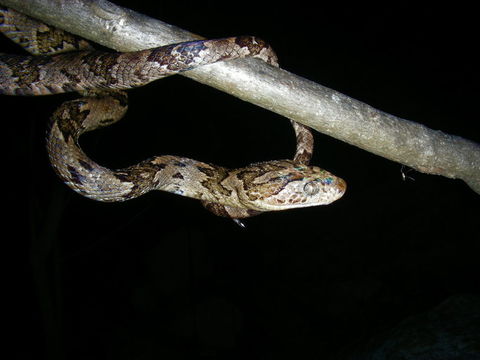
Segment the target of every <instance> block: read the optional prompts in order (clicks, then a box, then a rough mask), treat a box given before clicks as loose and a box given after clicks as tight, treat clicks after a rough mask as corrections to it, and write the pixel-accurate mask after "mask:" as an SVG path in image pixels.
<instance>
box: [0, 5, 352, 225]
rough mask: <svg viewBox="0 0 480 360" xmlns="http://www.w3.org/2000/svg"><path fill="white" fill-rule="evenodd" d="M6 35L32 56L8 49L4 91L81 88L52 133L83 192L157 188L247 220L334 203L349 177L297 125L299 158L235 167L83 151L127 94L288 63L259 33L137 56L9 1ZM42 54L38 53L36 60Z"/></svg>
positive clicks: (106, 194) (2, 11) (57, 153)
mask: <svg viewBox="0 0 480 360" xmlns="http://www.w3.org/2000/svg"><path fill="white" fill-rule="evenodd" d="M0 31H1V32H2V33H4V34H5V35H6V36H7V37H9V38H10V39H11V40H13V41H14V42H16V43H18V44H19V45H21V46H22V47H23V48H24V49H25V50H27V51H28V52H30V53H31V55H29V56H26V55H9V54H0V94H4V95H49V94H57V93H64V92H72V91H76V92H79V93H80V95H81V96H82V97H81V98H78V99H75V100H72V101H67V102H65V103H63V104H62V105H61V106H60V107H59V108H58V109H57V110H56V111H55V112H54V114H53V116H52V118H51V121H50V125H49V127H48V131H47V149H48V153H49V158H50V161H51V163H52V165H53V168H54V169H55V171H56V173H57V174H58V175H59V176H60V177H61V178H62V180H63V181H64V182H65V183H66V184H67V185H68V186H69V187H70V188H72V189H73V190H75V191H76V192H78V193H80V194H81V195H83V196H86V197H88V198H91V199H94V200H99V201H107V202H111V201H124V200H129V199H132V198H135V197H138V196H140V195H142V194H145V193H147V192H149V191H151V190H162V191H168V192H171V193H174V194H178V195H182V196H187V197H191V198H195V199H199V200H201V201H202V203H203V204H204V206H205V207H206V208H207V209H208V210H210V211H211V212H213V213H214V214H216V215H219V216H224V217H229V218H232V219H239V218H244V217H249V216H252V215H256V214H259V213H261V212H265V211H276V210H286V209H293V208H299V207H307V206H316V205H325V204H329V203H331V202H333V201H335V200H337V199H338V198H340V197H341V196H342V195H343V193H344V192H345V189H346V184H345V182H344V181H343V180H342V179H340V178H338V177H336V176H334V175H332V174H331V173H329V172H327V171H326V170H323V169H321V168H319V167H316V166H309V165H308V163H309V161H310V157H311V154H312V151H313V137H312V134H311V133H310V130H309V129H308V128H307V127H305V126H303V125H301V124H298V123H296V122H294V121H292V125H293V128H294V130H295V133H296V137H297V150H296V153H295V156H294V159H293V160H274V161H266V162H261V163H254V164H251V165H248V166H246V167H243V168H238V169H227V168H224V167H221V166H217V165H213V164H208V163H204V162H200V161H196V160H192V159H189V158H185V157H181V156H172V155H163V156H156V157H152V158H150V159H147V160H144V161H142V162H140V163H138V164H135V165H133V166H130V167H127V168H124V169H119V170H111V169H108V168H106V167H103V166H101V165H99V164H97V163H96V162H94V161H93V160H91V159H90V158H89V157H88V156H87V155H86V154H85V153H84V152H83V151H82V150H81V149H80V147H79V144H78V138H79V137H80V135H81V134H82V133H84V132H87V131H91V130H94V129H96V128H99V127H103V126H107V125H110V124H112V123H114V122H116V121H118V120H119V119H120V118H122V117H123V115H124V114H125V111H126V109H127V95H126V92H125V91H123V90H126V89H129V88H133V87H138V86H142V85H145V84H147V83H149V82H151V81H154V80H157V79H160V78H163V77H165V76H169V75H173V74H177V73H179V72H182V71H187V70H190V69H193V68H196V67H198V66H202V65H206V64H212V63H215V62H218V61H229V60H233V59H236V58H244V57H255V58H259V59H261V60H263V61H266V62H267V63H269V64H270V65H272V66H278V63H277V57H276V55H275V53H274V52H273V50H272V48H271V47H270V46H269V45H268V44H266V43H265V42H264V41H263V40H260V39H258V38H256V37H252V36H239V37H230V38H224V39H215V40H197V41H190V42H184V43H178V44H172V45H167V46H162V47H158V48H153V49H148V50H142V51H134V52H124V53H122V52H101V51H97V50H95V49H94V48H93V47H92V46H91V45H90V44H89V43H88V42H87V41H86V40H83V39H81V38H78V37H76V36H74V35H71V34H69V33H66V32H64V31H63V30H59V29H56V28H53V27H51V26H48V25H45V24H43V23H41V22H39V21H37V20H35V19H32V18H30V17H27V16H25V15H23V14H20V13H18V12H16V11H14V10H12V9H8V8H3V7H0ZM32 55H33V56H32Z"/></svg>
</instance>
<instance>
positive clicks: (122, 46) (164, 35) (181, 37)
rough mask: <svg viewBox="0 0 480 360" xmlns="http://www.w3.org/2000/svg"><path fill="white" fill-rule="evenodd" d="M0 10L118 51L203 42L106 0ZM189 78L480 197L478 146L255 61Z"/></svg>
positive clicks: (9, 0)
mask: <svg viewBox="0 0 480 360" xmlns="http://www.w3.org/2000/svg"><path fill="white" fill-rule="evenodd" d="M0 3H1V4H3V5H6V6H10V7H12V8H15V9H17V10H19V11H21V12H23V13H25V14H28V15H30V16H32V17H35V18H38V19H40V20H42V21H44V22H46V23H49V24H52V25H55V26H57V27H59V28H62V29H65V30H67V31H69V32H72V33H75V34H77V35H80V36H82V37H84V38H87V39H90V40H92V41H94V42H97V43H100V44H102V45H104V46H107V47H110V48H112V49H115V50H120V51H132V50H138V49H146V48H152V47H156V46H161V45H165V44H168V43H175V42H181V41H185V40H191V39H195V38H201V37H200V36H198V35H195V34H192V33H190V32H188V31H185V30H182V29H179V28H177V27H174V26H171V25H169V24H165V23H163V22H161V21H158V20H155V19H152V18H149V17H146V16H144V15H141V14H138V13H135V12H133V11H131V10H129V9H125V8H121V7H119V6H116V5H114V4H112V3H110V2H108V1H105V0H98V1H94V0H70V1H58V0H29V1H25V0H0ZM184 76H187V77H189V78H192V79H194V80H196V81H199V82H201V83H204V84H207V85H210V86H213V87H215V88H217V89H220V90H222V91H225V92H227V93H230V94H232V95H234V96H236V97H239V98H241V99H243V100H245V101H249V102H251V103H254V104H256V105H259V106H261V107H263V108H266V109H269V110H271V111H273V112H275V113H278V114H280V115H283V116H286V117H288V118H290V119H293V120H295V121H297V122H300V123H302V124H305V125H308V126H310V127H312V128H313V129H315V130H317V131H320V132H322V133H325V134H328V135H330V136H333V137H335V138H337V139H340V140H342V141H345V142H347V143H349V144H352V145H355V146H357V147H360V148H362V149H364V150H367V151H369V152H372V153H374V154H377V155H380V156H383V157H385V158H387V159H390V160H393V161H396V162H399V163H401V164H404V165H407V166H409V167H412V168H414V169H416V170H418V171H420V172H423V173H429V174H437V175H443V176H446V177H449V178H458V179H462V180H464V181H465V182H466V183H467V184H468V185H469V186H470V187H471V188H472V189H473V190H474V191H476V192H477V193H479V194H480V146H479V145H478V144H476V143H474V142H472V141H469V140H466V139H463V138H460V137H458V136H453V135H449V134H445V133H443V132H441V131H435V130H432V129H429V128H427V127H425V126H423V125H421V124H418V123H415V122H411V121H408V120H404V119H400V118H398V117H395V116H393V115H390V114H387V113H384V112H382V111H380V110H377V109H374V108H373V107H371V106H369V105H367V104H365V103H362V102H360V101H357V100H355V99H352V98H350V97H348V96H345V95H343V94H341V93H338V92H336V91H334V90H331V89H328V88H326V87H323V86H321V85H319V84H316V83H314V82H312V81H309V80H307V79H304V78H301V77H299V76H296V75H294V74H291V73H289V72H287V71H284V70H282V69H277V68H273V67H271V66H269V65H267V64H265V63H263V62H262V61H258V60H255V59H244V60H235V61H232V62H225V63H218V64H214V65H208V66H204V67H201V68H198V69H195V70H191V71H188V72H186V73H184Z"/></svg>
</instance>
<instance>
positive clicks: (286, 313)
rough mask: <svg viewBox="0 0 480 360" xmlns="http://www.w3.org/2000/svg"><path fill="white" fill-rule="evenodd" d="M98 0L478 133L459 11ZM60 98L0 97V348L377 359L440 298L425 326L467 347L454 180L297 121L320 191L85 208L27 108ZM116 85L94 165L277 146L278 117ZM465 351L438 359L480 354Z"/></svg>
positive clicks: (454, 130)
mask: <svg viewBox="0 0 480 360" xmlns="http://www.w3.org/2000/svg"><path fill="white" fill-rule="evenodd" d="M115 3H117V4H119V5H123V6H128V7H131V8H133V9H134V10H137V11H139V12H142V13H144V14H147V15H149V16H152V17H155V18H158V19H161V20H163V21H166V22H168V23H171V24H174V25H177V26H179V27H182V28H184V29H188V30H190V31H193V32H196V33H198V34H201V35H203V36H206V37H208V38H216V37H225V36H231V35H244V34H248V35H257V36H259V37H260V38H263V39H265V40H267V41H268V42H269V43H271V44H272V46H273V48H274V49H275V50H276V51H277V54H278V56H279V59H280V63H281V66H282V67H283V68H285V69H286V70H289V71H291V72H293V73H295V74H297V75H300V76H303V77H305V78H308V79H310V80H313V81H315V82H318V83H320V84H322V85H324V86H327V87H329V88H333V89H335V90H337V91H339V92H341V93H344V94H346V95H348V96H351V97H353V98H355V99H358V100H360V101H363V102H366V103H368V104H370V105H372V106H374V107H376V108H378V109H380V110H383V111H385V112H388V113H391V114H393V115H396V116H400V117H402V118H406V119H409V120H413V121H416V122H419V123H422V124H425V125H426V126H428V127H430V128H433V129H438V130H442V131H444V132H446V133H449V134H454V135H459V136H462V137H465V138H468V139H470V140H473V141H476V142H480V133H479V132H478V120H479V115H478V111H477V108H478V101H479V100H478V99H479V96H480V91H479V86H478V83H479V80H480V79H479V71H478V63H479V62H478V55H476V52H477V50H478V25H477V24H478V23H477V19H475V18H474V16H473V9H467V8H460V7H455V5H451V4H449V5H439V4H437V5H435V6H427V5H425V6H408V5H391V4H389V5H388V7H379V8H374V7H370V8H364V7H363V6H360V5H356V6H354V7H341V6H340V5H339V6H332V5H330V6H329V7H325V6H324V5H319V8H316V9H315V8H312V7H311V5H305V6H302V5H300V6H298V5H299V4H301V2H300V3H297V4H294V5H295V6H293V5H292V4H291V3H289V2H287V3H285V5H280V4H279V3H278V2H275V3H274V4H275V6H267V4H266V3H261V2H258V1H250V0H247V1H242V2H241V4H242V5H241V6H240V4H239V3H237V4H236V5H234V4H232V3H230V2H226V1H225V2H221V1H202V2H189V1H183V2H173V1H171V2H159V1H151V2H147V1H142V2H140V1H137V2H130V1H115ZM232 5H233V6H232ZM385 6H387V5H385ZM1 40H2V41H1V51H2V52H21V50H20V49H19V48H16V47H15V46H14V45H12V44H10V43H9V42H8V41H7V40H4V39H3V38H2V39H1ZM73 97H75V95H72V94H67V95H57V96H49V97H36V98H26V97H25V98H22V97H0V104H1V108H2V110H3V111H4V114H8V116H7V115H4V116H3V117H2V120H3V121H2V126H3V136H4V137H3V139H4V140H3V141H2V144H3V146H4V148H3V153H4V154H7V156H6V157H3V159H2V171H3V178H4V186H5V182H6V186H7V188H6V190H5V188H4V191H3V193H4V196H3V198H4V199H6V200H5V201H4V202H3V208H4V211H5V212H4V214H6V215H4V216H3V219H4V221H5V224H4V238H3V242H2V243H3V245H4V247H5V251H4V254H5V255H6V256H7V257H8V259H9V260H10V261H8V262H7V264H8V265H9V266H8V268H7V271H6V272H5V275H6V281H5V282H4V289H3V291H4V294H3V297H4V298H6V299H7V300H8V304H9V305H8V307H4V311H6V314H5V316H6V317H10V316H11V319H10V320H8V321H6V322H4V324H6V327H7V331H8V332H9V334H10V336H9V341H8V342H9V343H11V344H13V345H14V347H15V353H16V356H17V357H14V358H18V359H36V360H41V359H47V358H48V359H53V360H56V359H72V360H75V359H116V360H119V359H210V358H211V359H245V358H248V359H277V358H287V357H288V358H291V359H292V358H299V359H373V358H375V359H382V357H381V356H380V357H373V355H372V354H377V355H376V356H379V355H378V354H379V353H378V351H380V350H378V349H379V348H380V347H381V346H382V344H384V342H383V340H382V339H385V338H388V336H389V334H391V329H394V328H395V327H397V326H399V324H405V323H404V322H403V323H402V321H403V320H405V319H408V318H409V317H418V316H423V315H421V314H425V313H432V311H435V309H438V306H439V305H440V304H442V303H443V304H445V303H446V302H447V304H452V303H453V304H454V306H453V308H454V309H455V310H451V311H450V310H448V311H444V312H443V313H442V314H444V316H446V318H445V317H444V318H441V319H440V320H438V319H437V318H436V317H435V316H436V315H433V317H432V318H434V319H435V321H433V323H434V324H436V325H432V326H433V329H434V330H433V331H435V330H440V329H444V327H443V325H441V324H444V323H448V324H457V325H456V331H457V333H459V334H460V335H461V336H460V338H464V337H465V336H467V337H468V338H469V339H470V341H471V345H472V348H476V349H477V350H478V352H479V354H480V345H479V344H478V343H477V344H476V345H474V343H475V342H476V341H478V342H480V318H479V313H480V300H479V296H480V280H479V276H480V262H479V254H480V236H479V232H478V224H479V221H480V196H479V195H478V194H476V193H475V192H473V191H472V190H471V189H470V188H469V187H468V186H467V185H466V184H465V183H463V182H462V181H460V180H451V179H447V178H443V177H440V176H432V175H425V174H421V173H418V172H415V171H413V170H412V171H409V170H408V169H403V171H404V173H405V174H406V175H408V178H407V179H406V181H404V179H402V167H401V165H400V164H397V163H393V162H391V161H389V160H387V159H384V158H380V157H378V156H375V155H373V154H370V153H368V152H366V151H364V150H361V149H358V148H356V147H353V146H351V145H349V144H346V143H343V142H341V141H339V140H336V139H333V138H330V137H327V136H325V135H323V134H320V133H315V141H316V148H315V154H314V159H313V163H314V164H315V165H318V166H321V167H323V168H325V169H327V170H329V171H331V172H332V173H334V174H336V175H338V176H340V177H342V178H343V179H345V180H346V181H347V183H348V189H347V193H346V194H345V196H344V197H343V198H342V199H340V200H339V201H337V202H335V203H333V204H332V205H329V206H324V207H315V208H307V209H300V210H293V211H286V212H279V213H267V214H263V215H261V216H258V217H254V218H251V219H247V220H245V221H244V222H245V224H246V228H245V229H242V228H240V227H239V226H237V225H236V224H235V223H234V222H232V221H229V220H226V219H223V218H218V217H215V216H213V215H211V214H210V213H209V212H207V211H206V210H204V209H203V208H202V206H201V205H200V204H199V202H198V201H195V200H192V199H187V198H183V197H179V196H176V195H172V194H168V193H164V192H153V193H149V194H147V195H145V196H143V197H141V198H138V199H135V200H132V201H128V202H125V203H114V204H105V203H99V202H95V201H92V200H89V199H86V198H83V197H81V196H79V195H77V194H76V193H73V192H72V191H71V190H70V189H68V188H67V187H66V186H65V185H63V184H62V183H61V181H60V180H59V179H58V178H57V177H56V175H55V174H54V172H53V170H52V169H51V167H50V165H49V163H48V160H47V154H46V150H45V143H44V137H45V136H44V134H45V127H46V122H47V119H48V118H49V117H50V115H51V113H52V112H53V111H54V109H55V108H56V107H57V106H58V105H60V104H61V103H62V101H65V100H66V99H71V98H73ZM129 99H130V108H129V111H128V114H127V116H126V118H125V119H124V120H122V121H120V122H119V123H117V124H115V125H113V126H111V127H108V128H105V129H102V130H98V131H95V132H93V133H91V134H87V135H85V136H84V137H83V138H82V146H83V148H84V150H85V151H86V153H87V154H89V155H90V156H91V157H92V158H93V159H95V160H96V161H97V162H99V163H100V164H102V165H105V166H108V167H112V168H120V167H124V166H128V165H131V164H133V163H136V162H138V161H140V160H143V159H146V158H148V157H151V156H153V155H161V154H172V155H181V156H186V157H190V158H194V159H197V160H201V161H205V162H211V163H215V164H218V165H222V166H226V167H231V168H234V167H240V166H244V165H247V164H249V163H252V162H256V161H263V160H272V159H282V158H289V157H291V156H292V154H293V152H294V147H295V144H294V135H293V132H292V130H291V127H290V125H289V122H288V121H287V120H286V119H282V118H281V117H280V116H278V115H276V114H273V113H270V112H268V111H266V110H263V109H261V108H258V107H255V106H254V105H251V104H248V103H245V102H242V101H240V100H238V99H236V98H233V97H231V96H229V95H227V94H224V93H221V92H219V91H217V90H215V89H212V88H208V87H206V86H204V85H201V84H199V83H195V82H193V81H192V80H189V79H187V78H184V77H181V76H174V77H170V78H166V79H163V80H160V81H157V82H154V83H152V84H149V85H147V86H145V87H142V88H139V89H134V90H131V91H129ZM180 119H182V121H183V119H188V121H187V122H186V123H187V124H188V127H187V126H185V125H181V124H183V122H180ZM475 309H476V310H475ZM475 311H478V312H475ZM435 314H438V312H436V313H435ZM445 314H446V315H445ZM465 314H466V315H465ZM411 319H412V318H411ZM422 319H425V318H422ZM437 320H438V321H437ZM442 321H443V322H442ZM412 323H413V324H417V323H416V320H412ZM439 324H440V325H439ZM413 326H415V325H413ZM408 331H410V330H407V331H406V334H407V335H406V336H407V337H408V336H409V335H408ZM425 331H426V330H425ZM413 334H415V332H414V331H413V330H411V333H410V336H412V337H414V338H415V339H418V342H420V343H421V342H422V332H421V331H420V333H419V334H420V335H413ZM466 334H467V335H466ZM430 346H431V347H432V349H433V348H435V346H436V345H435V344H433V343H430ZM468 349H470V348H468ZM375 351H377V352H376V353H375ZM432 351H433V350H432ZM368 354H370V355H368ZM385 354H388V352H386V353H385ZM398 354H399V353H398V352H397V353H396V356H399V357H388V356H386V357H385V358H392V359H404V357H401V356H400V355H398ZM466 354H467V353H465V355H464V356H465V357H456V358H455V359H480V355H475V354H473V353H468V354H470V355H466ZM432 356H433V355H432ZM405 358H406V357H405ZM417 358H421V359H428V357H417ZM452 358H453V357H452ZM449 359H451V358H449Z"/></svg>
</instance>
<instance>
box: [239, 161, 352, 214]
mask: <svg viewBox="0 0 480 360" xmlns="http://www.w3.org/2000/svg"><path fill="white" fill-rule="evenodd" d="M236 177H237V179H238V181H239V182H238V183H239V185H240V186H237V195H238V199H239V201H240V202H241V203H242V204H243V205H244V206H245V207H248V208H250V209H254V210H259V211H280V210H288V209H293V208H300V207H309V206H318V205H327V204H330V203H332V202H333V201H335V200H337V199H339V198H340V197H342V196H343V194H344V193H345V190H346V183H345V181H344V180H342V179H341V178H339V177H337V176H335V175H332V174H331V173H329V172H328V171H326V170H323V169H320V168H319V167H316V166H306V165H299V164H297V163H295V162H293V161H291V160H278V161H269V162H265V163H259V164H254V165H251V166H249V167H247V168H244V169H242V170H240V171H239V172H238V173H237V175H236Z"/></svg>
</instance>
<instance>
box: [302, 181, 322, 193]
mask: <svg viewBox="0 0 480 360" xmlns="http://www.w3.org/2000/svg"><path fill="white" fill-rule="evenodd" d="M319 190H320V187H319V185H318V183H316V182H315V181H310V182H308V183H306V184H305V186H304V187H303V191H305V193H306V194H307V195H308V196H313V195H315V194H316V193H318V191H319Z"/></svg>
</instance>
